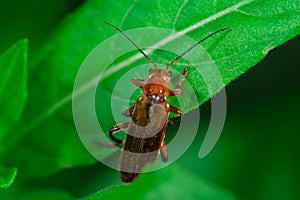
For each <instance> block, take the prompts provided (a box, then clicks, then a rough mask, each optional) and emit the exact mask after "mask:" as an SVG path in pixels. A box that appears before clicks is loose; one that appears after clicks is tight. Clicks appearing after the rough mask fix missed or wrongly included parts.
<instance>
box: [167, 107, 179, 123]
mask: <svg viewBox="0 0 300 200" xmlns="http://www.w3.org/2000/svg"><path fill="white" fill-rule="evenodd" d="M170 111H171V112H173V113H175V114H178V115H179V116H176V117H172V118H171V123H172V124H176V123H177V121H178V120H180V119H181V116H182V111H181V110H180V109H179V108H176V107H175V106H172V105H170Z"/></svg>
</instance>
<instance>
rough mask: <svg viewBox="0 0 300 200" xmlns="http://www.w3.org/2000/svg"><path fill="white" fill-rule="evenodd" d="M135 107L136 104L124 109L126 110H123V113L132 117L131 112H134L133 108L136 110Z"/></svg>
mask: <svg viewBox="0 0 300 200" xmlns="http://www.w3.org/2000/svg"><path fill="white" fill-rule="evenodd" d="M134 108H135V105H134V106H131V107H130V108H128V109H126V110H124V111H123V112H122V115H124V116H126V117H130V116H131V114H132V112H133V110H134Z"/></svg>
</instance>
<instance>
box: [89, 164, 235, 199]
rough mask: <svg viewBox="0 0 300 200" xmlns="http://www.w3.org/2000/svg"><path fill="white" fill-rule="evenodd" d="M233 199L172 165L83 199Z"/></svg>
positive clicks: (216, 187) (229, 194) (214, 186)
mask: <svg viewBox="0 0 300 200" xmlns="http://www.w3.org/2000/svg"><path fill="white" fill-rule="evenodd" d="M119 197H127V198H130V199H132V200H134V199H145V198H146V199H203V200H206V199H207V200H217V199H222V200H229V199H230V200H232V199H236V198H235V197H234V196H233V195H232V194H231V193H230V192H228V191H226V190H224V189H221V188H219V187H218V186H216V185H214V184H211V183H209V182H207V181H205V180H202V179H201V178H199V177H197V176H196V175H194V174H192V173H189V172H186V171H184V170H183V169H182V168H180V167H178V166H176V165H173V166H172V167H168V168H165V169H163V170H160V171H157V172H154V173H151V174H142V175H140V177H139V178H138V179H137V180H136V181H135V182H133V183H131V184H121V185H118V186H114V187H109V188H106V189H104V190H102V191H100V192H98V193H95V194H92V195H90V196H88V197H87V198H84V199H85V200H98V199H101V200H102V199H117V198H119Z"/></svg>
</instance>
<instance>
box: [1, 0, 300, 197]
mask: <svg viewBox="0 0 300 200" xmlns="http://www.w3.org/2000/svg"><path fill="white" fill-rule="evenodd" d="M161 2H163V1H161ZM175 2H177V3H178V5H176V4H173V5H170V6H169V10H168V11H166V12H165V13H161V15H163V16H159V15H158V16H157V17H158V19H152V20H153V21H154V22H153V21H151V20H150V21H147V20H144V21H142V20H140V21H139V24H140V25H139V26H147V25H153V23H156V22H157V21H158V22H161V20H159V19H161V18H164V19H165V21H168V19H167V17H168V16H176V12H175V13H173V10H174V9H173V7H180V6H181V5H182V2H186V1H175ZM232 2H233V1H232ZM270 2H271V1H270ZM288 2H289V3H288ZM126 3H127V4H128V6H129V7H130V5H131V4H132V1H124V2H123V3H116V4H114V6H113V7H108V6H110V4H109V3H105V1H88V2H87V3H84V2H82V1H71V0H64V1H58V0H55V1H45V2H38V1H34V0H30V1H26V2H23V1H17V0H14V1H9V2H6V3H1V4H0V5H1V6H0V13H1V15H2V17H1V18H0V25H1V33H0V34H1V37H0V55H1V54H2V53H4V52H6V53H5V54H3V55H2V57H1V59H0V62H1V63H0V67H1V68H0V72H1V74H0V76H1V84H2V85H1V84H0V95H1V100H0V103H1V104H0V105H1V107H0V108H1V118H0V119H1V122H3V121H4V120H3V117H6V118H5V120H7V116H9V119H10V121H9V123H1V124H0V125H1V126H0V127H1V134H0V136H1V137H0V144H1V147H0V156H1V160H0V186H1V187H2V188H3V189H0V198H1V199H16V198H18V199H47V198H48V199H54V198H56V199H72V198H84V197H86V196H89V195H91V194H92V193H95V192H97V191H100V192H98V193H97V194H95V195H91V196H89V197H87V199H104V198H111V197H119V196H121V195H122V196H126V195H128V196H130V195H132V193H133V192H135V194H136V196H135V197H136V199H139V198H145V197H148V198H151V197H154V196H157V195H160V196H162V197H165V198H167V197H169V198H172V197H173V198H174V196H173V195H174V191H178V192H177V193H176V195H177V196H176V197H180V196H182V195H185V194H186V195H188V196H189V197H191V198H196V197H197V198H202V199H205V198H206V199H224V198H225V197H227V198H228V199H233V198H234V197H233V195H232V194H234V196H236V197H238V198H242V199H298V198H299V194H298V191H297V190H298V185H299V178H300V174H299V170H298V169H299V167H300V166H299V165H300V160H299V156H298V152H299V147H298V145H297V144H298V143H299V140H300V136H299V127H298V125H297V122H298V121H299V111H300V107H299V103H298V102H299V97H300V96H299V95H300V94H299V83H298V81H297V80H298V72H299V68H298V67H296V66H298V65H299V64H298V63H299V57H297V53H298V52H299V50H300V49H299V47H300V45H299V43H300V39H299V37H296V38H294V39H292V40H291V41H290V42H288V43H286V44H285V45H283V46H281V47H279V48H276V49H275V50H273V51H271V52H270V54H269V55H268V56H267V57H266V58H265V59H264V60H263V61H262V62H261V63H259V64H258V65H257V66H256V67H254V68H253V69H251V70H250V71H248V72H247V74H246V75H242V76H241V77H240V78H239V79H238V80H236V81H235V82H233V83H232V84H230V85H229V86H228V87H227V98H228V107H229V109H228V112H227V119H226V124H225V128H224V131H223V133H222V136H221V139H220V141H219V142H218V144H217V146H216V148H215V149H214V150H213V152H212V153H211V154H209V156H208V157H206V158H205V159H203V160H199V159H198V157H197V154H198V151H199V147H200V144H201V140H202V138H203V134H204V133H205V129H206V127H207V125H208V120H209V106H210V104H209V102H207V103H205V104H204V105H203V106H202V107H201V114H202V115H201V117H202V119H203V120H202V121H201V123H200V126H201V127H203V128H202V129H201V130H200V132H199V134H198V137H197V139H196V140H195V142H194V144H193V146H191V147H190V149H189V150H188V151H187V152H186V153H185V154H184V156H183V157H182V158H180V159H179V161H177V162H176V163H175V165H174V166H172V167H169V168H166V169H164V170H161V171H158V172H153V173H149V174H145V175H143V176H141V178H140V179H139V180H138V181H137V182H136V183H134V184H132V185H129V186H122V185H121V186H120V180H119V177H118V173H117V172H116V171H114V170H111V169H108V168H106V167H105V166H103V165H101V164H99V163H96V161H95V160H94V159H93V158H92V157H91V156H90V155H89V154H88V153H87V152H86V150H85V148H84V147H83V146H82V145H77V144H81V143H80V140H79V138H78V136H77V134H76V132H75V131H74V125H73V122H72V118H71V115H70V114H71V109H70V106H63V107H62V108H60V112H59V113H55V112H52V110H51V107H50V109H49V105H51V102H57V101H59V99H60V98H61V97H62V96H65V95H66V94H67V93H68V91H69V90H70V86H72V81H73V77H74V75H75V74H76V69H78V67H79V66H75V67H74V66H72V64H74V63H79V64H80V62H81V61H82V59H84V57H85V56H86V54H85V53H83V52H88V49H91V48H93V45H96V44H97V42H98V41H101V40H102V39H103V38H106V37H108V36H110V35H112V34H114V33H115V32H114V31H113V30H111V29H109V28H107V29H105V31H104V30H102V29H101V27H102V26H103V25H102V24H101V23H100V21H101V20H102V19H98V18H95V16H98V17H99V18H100V17H101V16H102V17H103V18H104V19H105V20H109V21H110V22H112V23H115V24H119V23H120V21H122V17H123V16H124V12H122V9H120V7H122V6H124V5H125V4H126ZM272 3H273V4H274V3H275V5H276V7H277V9H279V10H275V11H274V12H280V13H282V15H283V16H272V15H271V17H269V18H265V19H264V20H265V21H266V22H267V21H268V20H269V24H270V23H275V22H274V21H276V20H277V19H276V17H278V19H281V18H283V17H284V19H285V20H286V21H289V19H288V18H287V16H288V15H289V13H290V12H292V11H291V8H292V7H293V6H294V5H296V4H297V3H298V4H299V1H286V4H284V1H272ZM282 4H284V5H285V6H282ZM210 5H211V2H210V4H207V6H208V7H209V6H210ZM219 5H220V7H223V8H226V7H228V5H227V4H226V3H225V2H223V3H220V2H219ZM93 6H95V7H98V8H101V9H102V10H101V11H99V10H92V9H89V12H86V10H88V8H90V7H93ZM149 6H150V7H149ZM151 6H153V4H151V3H149V4H147V6H146V7H147V8H148V9H150V8H152V7H151ZM160 6H162V7H165V6H166V5H163V3H162V4H160ZM187 6H189V4H187ZM124 9H125V8H124ZM152 9H155V7H153V8H152ZM220 9H221V8H220ZM280 9H285V10H280ZM289 9H290V10H289ZM150 10H151V9H150ZM74 11H75V14H74V13H73V14H71V15H69V14H70V13H72V12H74ZM207 12H213V11H212V10H210V11H209V9H207ZM270 12H271V11H270V10H268V9H265V10H260V12H258V13H252V14H253V15H254V17H255V15H262V16H263V17H265V16H268V15H269V14H270ZM108 13H109V14H110V15H108ZM190 14H191V15H193V14H195V13H193V12H191V13H190ZM296 14H297V13H296ZM298 14H299V13H298ZM139 15H140V13H138V10H134V12H133V14H132V16H131V17H135V18H134V19H135V20H137V18H138V17H137V16H139ZM206 15H209V13H203V16H206ZM81 16H83V17H81ZM64 17H66V19H65V20H63V21H62V19H63V18H64ZM197 17H199V16H193V17H191V19H190V20H191V21H190V22H180V21H179V22H178V27H175V28H176V29H178V30H180V29H182V28H183V27H186V26H187V25H188V24H190V23H193V22H194V21H193V20H196V19H197ZM280 17H281V18H280ZM296 17H297V18H296ZM274 18H275V19H274ZM80 19H85V20H87V19H90V20H91V21H88V22H89V23H87V21H84V20H83V21H80ZM179 19H180V18H179ZM295 19H299V15H298V16H296V15H291V16H290V20H291V21H292V20H295ZM240 20H242V19H240ZM272 20H273V21H272ZM61 21H62V22H61ZM283 21H284V20H283ZM70 22H76V23H75V24H70ZM136 23H137V22H136ZM161 23H162V24H157V25H159V26H162V27H165V26H167V25H166V24H164V23H163V22H161ZM186 23H187V24H186ZM232 23H237V24H238V20H236V21H235V22H232ZM249 24H250V22H249ZM284 25H286V26H288V24H284ZM284 25H283V26H284ZM57 26H58V27H57ZM180 26H182V27H180ZM214 26H215V25H211V26H207V27H205V28H204V29H203V30H201V33H202V34H205V33H207V32H209V30H210V29H213V28H214ZM54 27H57V28H55V29H54ZM66 27H67V28H66ZM122 27H124V28H125V27H126V28H125V30H127V29H131V28H136V26H135V25H134V24H132V23H129V22H128V21H127V22H126V21H124V23H123V25H122ZM167 27H168V26H167ZM294 27H295V29H294V30H295V33H296V32H298V33H299V25H297V24H296V25H295V26H294ZM168 28H172V27H168ZM256 28H258V27H248V28H247V30H244V31H251V30H255V29H256ZM82 30H85V31H82ZM98 31H99V35H97V34H98ZM274 31H276V30H274ZM278 31H279V32H280V30H278ZM283 32H285V30H284V31H283ZM78 33H81V34H80V35H78ZM254 33H257V32H255V31H254ZM254 33H253V34H254ZM197 34H198V32H197ZM257 34H258V33H257ZM195 35H196V33H191V36H193V37H195ZM287 35H288V32H287ZM291 35H292V34H290V36H286V37H287V38H282V42H283V41H285V40H287V39H289V38H291ZM294 35H295V34H294ZM71 36H72V37H74V38H76V40H78V41H79V42H76V40H74V38H72V37H71ZM276 36H277V37H278V35H276ZM276 36H274V37H276ZM23 38H28V41H29V50H28V62H29V66H28V74H29V77H28V80H27V78H23V79H22V78H16V77H14V76H9V75H7V74H9V73H10V72H14V71H16V72H17V73H20V72H22V71H24V73H20V74H21V75H19V76H20V77H22V75H24V76H25V74H27V73H26V71H27V70H26V69H27V64H26V63H27V58H26V55H27V54H26V52H27V41H26V40H22V39H23ZM260 38H262V36H260ZM266 38H267V36H266ZM278 38H279V37H278ZM196 39H197V38H196ZM19 40H21V41H20V42H17V43H16V41H19ZM265 40H266V39H265ZM212 42H213V41H211V43H212ZM241 42H242V41H232V45H235V44H236V45H239V44H241ZM282 42H278V43H282ZM14 43H15V45H14V46H13V44H14ZM211 43H208V44H207V46H210V44H211ZM54 44H55V46H53V45H54ZM59 45H61V46H59ZM75 45H76V46H75ZM11 46H13V47H11ZM10 47H11V48H10ZM68 48H72V49H75V51H69V49H68ZM253 48H255V47H253ZM8 49H9V50H8ZM7 50H8V51H7ZM233 50H234V49H233ZM226 51H229V52H230V50H228V49H226ZM212 52H215V53H221V52H222V49H221V50H218V51H212ZM71 53H72V54H71ZM9 54H11V56H9ZM74 54H75V55H76V56H74ZM45 56H46V58H47V59H45ZM218 56H220V55H219V54H213V57H214V58H218ZM261 57H262V56H261ZM245 59H246V58H245ZM58 61H60V62H58ZM249 62H250V61H249ZM3 66H4V67H5V68H4V67H3ZM248 67H250V66H248ZM5 69H6V70H5ZM17 73H12V74H14V75H17ZM5 77H10V78H8V79H7V78H6V79H5ZM231 79H232V78H230V79H229V80H228V82H229V81H230V80H231ZM3 80H9V81H3ZM3 83H5V84H3ZM27 84H28V87H27ZM3 85H4V86H5V87H4V86H3ZM7 85H9V87H7ZM62 85H63V86H64V87H61V86H62ZM16 86H18V87H16ZM2 88H6V90H3V89H2ZM3 91H5V92H3ZM27 92H28V98H27ZM11 93H12V94H11ZM7 99H11V101H9V102H14V101H16V100H18V102H17V103H14V104H13V105H15V106H3V102H8V100H7ZM26 100H27V104H26V107H25V110H24V111H23V109H24V102H25V101H26ZM5 105H9V104H7V103H5ZM6 113H9V114H6ZM12 114H13V115H12ZM21 115H22V117H21V119H19V118H20V117H19V116H21ZM36 116H38V117H36ZM17 121H19V123H18V124H17V125H15V126H14V124H15V123H17ZM106 123H108V125H107V126H108V127H109V126H111V125H112V122H111V121H108V122H106ZM7 124H10V127H7ZM173 128H174V127H173ZM8 129H10V130H8ZM28 132H29V133H30V134H25V135H24V133H28ZM170 132H172V127H171V128H170ZM45 136H47V137H45ZM48 136H49V137H48ZM74 144H76V148H74ZM49 152H50V153H49ZM73 155H76V156H73ZM16 174H17V176H16ZM14 178H15V179H14ZM13 181H14V183H13V184H12V185H11V186H10V184H11V183H12V182H13ZM181 184H182V185H181ZM216 185H218V186H216ZM9 186H10V187H9ZM108 187H109V188H108ZM137 188H138V189H137ZM221 188H224V189H221ZM103 189H104V190H103ZM101 190H103V191H101ZM136 190H138V191H139V192H136ZM228 191H230V192H228Z"/></svg>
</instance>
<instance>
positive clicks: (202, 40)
mask: <svg viewBox="0 0 300 200" xmlns="http://www.w3.org/2000/svg"><path fill="white" fill-rule="evenodd" d="M225 30H231V28H222V29H220V30H217V31H215V32H213V33H211V34H209V35H208V36H206V37H205V38H203V39H201V40H200V41H199V42H197V43H196V44H194V45H193V46H191V47H190V48H188V49H187V50H185V51H184V52H183V53H181V54H180V55H179V56H177V57H176V58H175V59H174V60H172V61H171V62H169V63H168V64H167V66H166V69H168V68H169V67H170V66H171V65H172V64H173V63H175V62H176V61H177V60H178V59H179V58H181V57H182V56H184V55H185V54H186V53H187V52H189V51H190V50H192V49H193V48H194V47H196V46H197V45H199V44H200V43H202V42H204V41H205V40H206V39H208V38H210V37H211V36H213V35H215V34H217V33H219V32H221V31H225Z"/></svg>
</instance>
